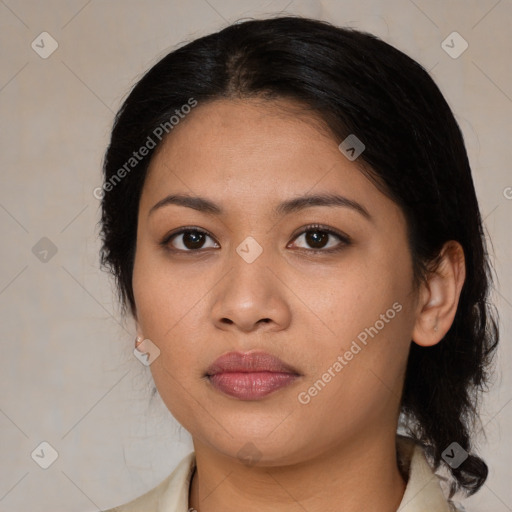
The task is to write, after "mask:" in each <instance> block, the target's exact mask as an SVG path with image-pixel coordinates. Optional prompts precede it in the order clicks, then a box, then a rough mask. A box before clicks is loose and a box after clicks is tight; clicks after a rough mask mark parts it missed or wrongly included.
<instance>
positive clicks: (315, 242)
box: [306, 231, 328, 248]
mask: <svg viewBox="0 0 512 512" xmlns="http://www.w3.org/2000/svg"><path fill="white" fill-rule="evenodd" d="M327 236H328V235H327V233H322V232H321V231H308V233H307V234H306V242H307V243H308V244H309V245H310V246H313V247H314V248H321V247H323V246H324V245H325V244H323V243H322V242H325V240H326V238H327Z"/></svg>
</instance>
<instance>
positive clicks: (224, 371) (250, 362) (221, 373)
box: [205, 352, 301, 400]
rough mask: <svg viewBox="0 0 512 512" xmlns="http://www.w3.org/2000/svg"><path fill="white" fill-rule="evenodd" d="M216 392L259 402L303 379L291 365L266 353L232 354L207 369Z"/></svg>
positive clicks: (207, 374) (221, 358)
mask: <svg viewBox="0 0 512 512" xmlns="http://www.w3.org/2000/svg"><path fill="white" fill-rule="evenodd" d="M205 376H206V377H207V378H208V381H209V382H210V384H211V385H212V386H213V388H214V389H216V390H217V391H220V392H221V393H223V394H225V395H228V396H231V397H234V398H238V399H239V400H260V399H262V398H264V397H265V396H267V395H269V394H270V393H273V392H275V391H277V390H279V389H282V388H284V387H287V386H289V385H290V384H292V383H293V382H295V381H296V380H297V379H298V378H300V377H301V374H300V373H299V372H298V371H297V370H296V369H295V368H293V367H292V366H290V365H288V364H286V363H284V362H283V361H281V360H280V359H278V358H277V357H275V356H272V355H271V354H267V353H265V352H248V353H245V354H243V353H240V352H230V353H228V354H224V355H222V356H221V357H219V358H218V359H217V360H216V361H215V362H214V363H213V364H212V365H211V366H210V367H209V368H208V369H207V370H206V375H205Z"/></svg>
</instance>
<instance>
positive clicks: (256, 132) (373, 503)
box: [133, 99, 465, 512]
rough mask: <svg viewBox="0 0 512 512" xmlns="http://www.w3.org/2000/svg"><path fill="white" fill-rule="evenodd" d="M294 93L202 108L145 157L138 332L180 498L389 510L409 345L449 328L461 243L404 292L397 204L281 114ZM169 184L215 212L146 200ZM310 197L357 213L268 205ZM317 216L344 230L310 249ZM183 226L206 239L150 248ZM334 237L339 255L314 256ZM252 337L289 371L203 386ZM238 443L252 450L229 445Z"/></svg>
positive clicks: (226, 504) (323, 139)
mask: <svg viewBox="0 0 512 512" xmlns="http://www.w3.org/2000/svg"><path fill="white" fill-rule="evenodd" d="M294 106H296V105H294V104H293V103H291V102H289V101H288V100H283V99H282V100H279V101H278V102H276V101H274V102H270V101H262V100H260V101H257V100H255V99H251V100H216V101H214V102H210V103H205V104H200V105H198V106H197V107H196V108H195V109H194V111H193V112H192V113H191V114H189V115H188V116H187V118H186V119H185V120H184V121H181V122H180V124H179V125H178V126H176V127H175V128H174V129H173V131H172V133H171V135H170V136H169V137H168V138H167V139H166V140H165V141H164V143H163V144H162V146H160V148H159V150H158V151H157V153H156V154H155V155H154V156H153V158H152V161H151V164H150V168H149V173H148V176H147V179H146V182H145V184H144V188H143V192H142V196H141V200H140V205H139V220H138V228H137V246H136V257H135V264H134V271H133V288H134V296H135V302H136V318H135V319H136V326H137V334H138V335H139V336H142V337H144V338H148V339H150V340H151V341H152V342H153V343H154V344H155V345H156V346H157V347H158V348H159V350H160V355H159V357H158V358H157V359H156V360H155V361H154V362H153V363H152V364H151V371H152V374H153V378H154V381H155V384H156V386H157V389H158V391H159V394H160V396H161V397H162V399H163V401H164V402H165V404H166V406H167V407H168V409H169V410H170V412H171V413H172V414H173V415H174V417H175V418H176V419H177V420H178V421H179V422H180V423H181V424H182V425H183V426H184V427H185V428H186V429H187V430H188V431H189V432H190V433H191V435H192V439H193V443H194V449H195V453H196V460H197V471H196V473H195V475H194V477H193V480H192V484H191V489H190V496H189V500H190V503H189V505H190V506H191V507H193V508H195V509H196V510H198V511H199V512H210V511H221V510H222V511H223V512H230V511H234V510H237V511H238V510H258V511H266V510H269V511H270V510H272V511H275V510H279V511H303V510H307V511H308V512H315V511H320V510H321V511H322V512H326V511H335V510H336V511H337V510H340V505H342V507H343V508H342V509H343V510H344V511H347V512H352V511H362V510H374V511H382V512H391V511H395V510H396V509H397V508H398V506H399V504H400V501H401V499H402V496H403V493H404V489H405V485H406V484H405V482H404V480H403V479H402V477H401V476H400V473H399V470H398V468H397V464H396V457H395V449H396V448H395V432H396V426H397V419H398V413H399V403H400V399H399V397H400V393H401V389H402V385H403V379H404V372H405V368H406V362H407V355H408V352H409V348H410V344H411V340H414V342H415V343H418V344H420V345H423V346H429V345H433V344H435V343H438V342H439V341H440V340H441V339H442V337H443V336H444V334H445V333H446V332H447V331H448V329H449V328H450V326H451V324H452V322H453V318H454V316H455V311H456V308H457V303H458V299H459V295H460V290H461V287H462V284H463V281H464V277H465V273H464V256H463V252H462V248H461V247H460V245H459V244H457V243H455V242H449V243H447V244H446V245H445V247H444V249H443V258H442V260H441V264H440V266H439V268H438V270H437V272H435V273H433V274H432V275H431V276H430V278H429V280H428V282H427V283H425V284H423V285H421V287H420V288H419V289H415V288H414V287H413V274H412V260H411V254H410V251H409V246H408V242H407V237H406V221H405V218H404V215H403V213H402V211H401V210H400V208H399V207H398V206H397V205H396V204H395V203H394V202H392V201H391V200H390V199H389V198H387V197H386V196H385V195H384V194H382V193H381V192H380V191H379V190H378V189H377V188H376V187H375V186H374V185H373V184H372V183H371V182H370V181H369V180H368V179H367V178H366V177H365V176H364V175H363V174H362V173H361V172H360V171H359V169H358V167H357V161H355V162H352V161H349V160H348V159H347V158H346V157H345V156H344V155H343V154H342V153H341V152H340V150H339V149H338V144H339V143H340V142H341V141H337V140H335V139H334V138H333V137H332V136H329V133H328V132H326V131H325V130H322V129H321V125H320V124H319V122H318V120H317V119H315V118H313V117H308V116H306V115H302V116H300V115H293V113H292V109H293V108H294ZM278 107H287V108H289V109H290V113H286V111H285V110H283V108H278ZM310 115H311V114H310ZM178 193H181V194H187V195H192V196H201V197H204V198H207V199H209V200H211V201H214V202H215V203H217V204H218V205H219V206H221V207H222V209H223V213H222V214H220V215H217V214H211V213H205V212H201V211H197V210H195V209H192V208H189V207H186V206H182V205H175V204H169V205H167V206H164V207H162V208H159V209H156V210H154V211H153V212H152V213H150V210H151V208H152V207H153V206H154V205H155V204H156V203H158V202H159V201H161V200H162V199H163V198H165V197H166V196H168V195H169V194H178ZM321 193H330V194H339V195H342V196H345V197H347V198H349V199H350V200H352V201H357V203H359V204H360V205H361V206H362V207H363V208H364V209H365V210H366V211H367V212H368V214H369V215H370V217H371V218H370V219H367V218H366V217H365V216H364V215H362V214H361V213H360V212H359V211H357V210H356V209H354V208H350V207H347V206H342V207H340V206H314V207H309V208H305V209H303V210H301V211H294V212H291V213H289V214H287V215H275V214H274V213H273V211H272V209H273V208H274V207H275V206H276V205H277V204H279V203H281V202H282V201H286V200H288V199H291V198H295V197H298V196H302V195H305V194H309V195H311V194H321ZM315 223H317V224H320V225H322V226H323V227H329V228H331V229H333V230H335V231H336V230H337V231H340V232H341V233H342V234H346V235H348V236H349V237H350V239H351V243H349V244H348V245H347V244H345V243H343V241H341V240H340V239H338V238H337V237H336V236H335V235H324V236H326V237H327V238H325V241H324V242H323V247H324V248H323V249H322V244H319V245H318V246H316V247H315V246H314V245H311V240H309V243H308V239H307V238H306V234H307V233H306V234H305V229H304V228H305V227H307V226H308V225H309V224H315ZM190 226H194V227H197V228H198V229H202V230H206V231H208V232H209V233H211V235H212V237H209V236H206V237H205V238H204V241H203V245H202V246H201V244H199V245H196V247H198V249H195V251H196V253H193V252H192V251H193V250H194V249H193V247H194V245H193V242H194V240H193V239H192V241H191V239H190V237H189V238H187V237H186V236H183V234H181V235H180V234H178V235H177V236H176V237H175V238H174V239H172V240H171V241H170V242H169V243H168V244H167V247H168V249H174V251H175V252H171V251H170V250H168V249H166V248H164V247H163V246H162V245H160V242H161V241H162V240H163V239H164V237H165V236H166V235H167V234H169V233H171V232H172V231H176V230H179V228H183V227H190ZM322 233H323V232H320V235H321V234H322ZM248 236H251V237H253V238H254V239H255V240H256V241H257V242H258V244H259V245H260V246H261V247H262V249H263V252H262V253H261V254H260V255H259V257H257V259H256V260H255V261H254V262H252V263H248V262H247V261H245V260H244V259H243V258H242V257H241V256H240V255H239V254H238V253H237V252H236V248H237V247H238V246H239V245H240V244H241V243H242V241H244V240H245V239H246V238H247V237H248ZM313 242H314V240H313ZM332 247H340V251H338V252H331V253H329V252H323V253H321V252H320V253H316V254H315V253H313V252H312V249H314V248H320V250H323V251H326V250H327V249H329V248H332ZM180 249H181V251H180ZM187 250H188V251H189V252H186V251H187ZM394 303H399V304H400V305H401V306H402V309H401V311H400V312H399V313H397V314H396V316H394V318H393V319H392V320H390V321H389V322H387V323H385V326H384V328H382V329H380V330H379V332H378V334H377V335H375V336H374V337H373V338H369V340H368V343H367V345H366V346H363V348H362V350H361V351H360V352H359V353H357V355H355V356H354V357H353V359H352V360H350V361H349V362H348V364H347V365H346V366H344V367H343V369H342V370H341V371H340V372H339V373H337V374H336V376H335V377H334V378H332V379H331V381H330V382H329V383H328V384H327V385H326V386H325V387H324V388H323V389H322V390H321V391H320V392H318V393H317V395H316V396H314V397H312V398H311V400H310V402H309V403H307V404H303V403H300V402H299V400H298V398H297V397H298V395H299V393H300V392H304V391H307V390H308V389H309V388H310V387H311V386H312V385H313V384H314V383H315V381H318V379H319V378H321V376H322V375H323V374H324V373H325V372H326V371H327V370H328V368H330V367H332V366H333V363H334V362H335V361H336V360H337V357H338V356H340V355H342V356H343V354H344V353H345V352H346V351H347V350H348V349H349V348H350V344H351V343H352V341H353V340H355V339H356V338H357V336H358V334H359V333H361V332H362V331H364V329H365V328H368V327H370V326H374V325H375V323H376V321H377V320H379V319H380V318H381V316H380V315H382V314H385V313H386V311H387V310H389V309H390V308H392V305H393V304H394ZM265 319H266V320H265ZM435 327H436V328H437V330H435V329H434V328H435ZM254 349H258V350H263V351H265V352H269V353H270V354H273V355H275V356H277V357H279V358H280V359H282V360H283V361H284V362H286V363H288V364H290V365H292V366H293V367H295V368H296V369H297V370H299V372H300V374H301V376H300V377H299V378H298V379H297V380H296V381H295V382H294V383H293V384H291V385H290V386H288V387H285V388H283V389H280V390H278V391H276V392H274V393H272V394H270V395H267V396H266V397H265V398H264V399H262V400H257V401H254V400H253V401H243V400H238V399H236V398H232V397H229V396H226V395H224V394H222V393H220V392H219V391H217V390H216V389H214V388H213V387H212V386H211V384H210V383H209V381H208V379H207V378H206V377H205V371H206V369H207V367H208V366H209V365H210V364H211V363H212V362H213V361H214V360H215V359H216V358H217V357H219V356H220V355H222V354H224V353H226V352H231V351H241V352H245V351H249V350H254ZM247 443H252V444H251V445H247ZM244 446H245V450H249V451H251V450H252V453H253V455H254V458H255V460H254V461H253V463H250V464H247V463H244V461H243V460H241V458H240V456H239V455H238V454H239V450H241V449H242V448H243V447H244ZM247 446H249V447H250V448H247Z"/></svg>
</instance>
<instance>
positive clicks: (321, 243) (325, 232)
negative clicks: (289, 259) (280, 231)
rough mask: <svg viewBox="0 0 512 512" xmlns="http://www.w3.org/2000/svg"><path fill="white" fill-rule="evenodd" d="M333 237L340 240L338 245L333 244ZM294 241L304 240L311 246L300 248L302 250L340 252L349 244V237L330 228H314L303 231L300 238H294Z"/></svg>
mask: <svg viewBox="0 0 512 512" xmlns="http://www.w3.org/2000/svg"><path fill="white" fill-rule="evenodd" d="M333 237H334V238H337V239H338V241H339V242H338V243H337V244H336V243H331V242H332V238H333ZM330 239H331V240H330ZM294 240H295V241H297V240H302V241H303V242H305V243H306V244H308V245H309V247H300V248H301V249H310V250H312V251H322V252H329V251H331V250H338V249H341V248H342V247H343V246H344V245H348V244H349V240H348V237H345V236H342V235H341V234H338V233H336V232H334V231H332V230H331V229H328V228H322V227H314V226H313V227H309V228H308V229H306V230H305V231H303V232H302V233H301V234H300V235H299V236H298V237H296V238H294Z"/></svg>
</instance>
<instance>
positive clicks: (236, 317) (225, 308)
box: [211, 251, 291, 333]
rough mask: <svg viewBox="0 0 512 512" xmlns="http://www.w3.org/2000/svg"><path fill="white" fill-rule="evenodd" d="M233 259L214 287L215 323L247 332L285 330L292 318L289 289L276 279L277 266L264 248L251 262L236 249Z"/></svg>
mask: <svg viewBox="0 0 512 512" xmlns="http://www.w3.org/2000/svg"><path fill="white" fill-rule="evenodd" d="M231 260H232V267H231V270H230V271H229V272H228V273H227V275H226V276H225V277H224V278H223V279H222V280H221V282H220V283H219V285H218V286H216V287H215V296H214V304H213V307H212V309H211V314H212V321H213V322H214V324H215V326H216V327H217V328H219V329H222V330H238V331H242V332H244V333H249V332H253V331H256V330H262V331H279V330H281V329H286V328H287V327H288V325H289V323H290V317H291V310H290V306H289V301H288V298H287V294H286V292H287V290H288V288H287V287H286V286H285V285H284V284H283V282H282V281H281V280H280V279H278V278H277V275H278V274H279V272H278V271H277V272H276V270H277V269H272V268H271V267H270V266H269V264H270V261H269V260H270V258H267V257H266V256H265V251H264V252H263V253H262V254H261V255H260V256H259V257H258V258H257V259H256V260H255V261H253V262H252V263H248V262H247V261H245V260H244V259H243V258H241V257H240V256H239V255H238V254H237V253H236V252H235V254H234V256H233V257H232V258H231ZM281 273H282V272H281Z"/></svg>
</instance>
